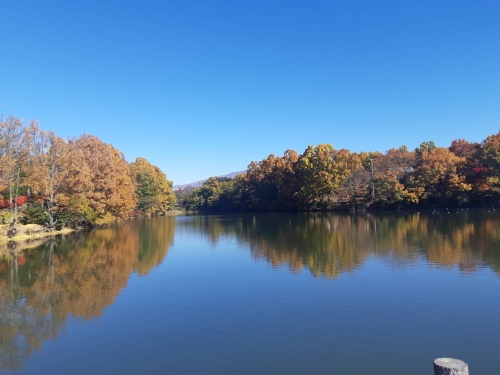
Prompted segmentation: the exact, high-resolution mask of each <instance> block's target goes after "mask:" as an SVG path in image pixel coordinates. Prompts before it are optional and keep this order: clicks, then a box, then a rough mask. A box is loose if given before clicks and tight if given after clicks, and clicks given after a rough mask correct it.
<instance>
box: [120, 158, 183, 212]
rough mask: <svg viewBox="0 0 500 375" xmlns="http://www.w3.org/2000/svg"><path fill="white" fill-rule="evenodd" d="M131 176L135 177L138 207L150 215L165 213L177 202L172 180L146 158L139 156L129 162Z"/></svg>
mask: <svg viewBox="0 0 500 375" xmlns="http://www.w3.org/2000/svg"><path fill="white" fill-rule="evenodd" d="M129 167H130V172H131V176H132V178H133V179H135V186H136V194H137V197H138V203H137V208H138V209H140V210H143V211H144V212H146V214H148V215H155V214H160V213H164V212H165V211H167V210H168V209H170V208H171V207H172V205H173V204H174V203H175V195H174V192H173V190H172V182H171V181H169V180H167V177H166V176H165V173H163V172H162V171H161V169H160V168H158V167H156V166H154V165H152V164H150V163H149V162H148V161H147V160H146V159H144V158H137V159H136V160H135V162H134V163H130V164H129Z"/></svg>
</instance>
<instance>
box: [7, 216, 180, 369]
mask: <svg viewBox="0 0 500 375" xmlns="http://www.w3.org/2000/svg"><path fill="white" fill-rule="evenodd" d="M174 230H175V219H174V218H170V217H165V218H157V219H145V220H135V221H129V222H126V223H123V224H121V225H119V226H115V227H110V228H106V229H100V230H95V231H92V232H90V233H77V234H74V235H70V236H67V237H65V238H59V239H55V240H52V241H50V242H49V243H46V244H45V245H42V246H39V247H38V248H35V249H31V250H27V251H16V252H14V251H10V252H7V254H4V255H3V256H1V255H0V369H7V370H15V369H18V368H20V367H21V365H22V362H23V361H24V360H25V359H26V358H28V357H29V356H30V354H31V351H32V350H34V349H39V348H40V346H41V343H42V342H43V341H44V340H48V339H55V338H57V336H58V334H59V332H61V330H62V329H64V327H65V326H66V322H67V320H68V318H69V316H73V317H76V318H81V319H84V320H88V319H92V318H94V317H97V316H100V315H101V314H103V310H104V309H105V308H106V307H107V306H109V305H111V304H112V303H113V302H114V300H115V298H116V297H117V295H118V294H119V293H120V291H121V290H122V289H123V288H124V287H125V286H126V285H127V282H128V279H129V276H130V274H131V273H132V272H137V273H139V274H141V275H143V274H147V273H149V272H150V271H151V269H152V268H153V267H155V266H156V265H157V264H159V263H160V262H162V260H163V259H164V258H165V256H166V254H167V252H168V247H169V245H170V244H171V243H172V241H173V237H174Z"/></svg>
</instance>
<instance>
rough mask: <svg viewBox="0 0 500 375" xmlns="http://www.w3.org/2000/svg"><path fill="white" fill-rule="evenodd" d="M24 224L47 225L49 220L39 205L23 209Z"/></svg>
mask: <svg viewBox="0 0 500 375" xmlns="http://www.w3.org/2000/svg"><path fill="white" fill-rule="evenodd" d="M24 217H25V218H26V224H38V225H47V223H48V222H49V215H48V213H47V211H45V209H44V208H43V206H41V205H36V206H31V207H28V208H27V209H26V210H25V211H24Z"/></svg>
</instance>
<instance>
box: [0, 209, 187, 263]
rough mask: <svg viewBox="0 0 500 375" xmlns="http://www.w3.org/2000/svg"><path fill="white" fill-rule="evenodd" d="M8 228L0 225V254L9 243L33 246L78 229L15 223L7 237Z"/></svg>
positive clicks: (180, 212) (165, 214) (176, 211)
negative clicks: (12, 234)
mask: <svg viewBox="0 0 500 375" xmlns="http://www.w3.org/2000/svg"><path fill="white" fill-rule="evenodd" d="M184 214H185V212H184V211H180V210H171V211H167V212H165V213H163V215H159V216H180V215H184ZM140 217H141V218H142V217H150V216H146V215H144V216H140ZM136 218H137V217H130V218H129V219H128V220H131V219H136ZM101 227H105V225H104V226H95V227H94V228H93V229H98V228H101ZM8 228H9V224H5V225H0V254H1V253H2V251H3V250H5V249H7V248H8V247H9V244H15V245H14V246H15V247H17V246H18V245H19V244H23V245H24V244H29V243H30V242H32V241H33V242H37V244H36V245H35V246H38V245H39V244H41V243H43V242H44V241H39V240H46V239H49V238H51V237H56V236H59V235H66V234H69V233H75V232H77V231H78V229H72V228H63V229H60V230H56V229H53V230H51V231H49V232H46V231H45V229H46V228H45V227H44V226H42V225H37V224H26V225H23V224H18V225H16V229H17V230H18V234H16V235H15V236H14V237H8V236H7V230H8ZM35 246H22V247H23V248H30V247H35Z"/></svg>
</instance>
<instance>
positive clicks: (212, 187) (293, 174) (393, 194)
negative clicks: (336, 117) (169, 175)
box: [175, 133, 500, 212]
mask: <svg viewBox="0 0 500 375" xmlns="http://www.w3.org/2000/svg"><path fill="white" fill-rule="evenodd" d="M175 193H176V196H177V200H178V203H179V204H181V205H182V207H183V208H185V209H187V210H193V211H206V212H211V211H214V212H223V211H312V210H337V209H340V210H365V209H398V208H404V209H411V208H439V207H444V208H446V207H484V206H493V205H496V204H498V198H499V193H500V133H498V134H494V135H490V136H488V137H487V138H486V139H485V140H483V141H482V142H480V143H476V142H469V141H467V140H464V139H457V140H454V141H453V142H452V143H451V145H450V146H449V147H438V146H436V145H435V144H434V142H433V141H428V142H423V143H421V144H420V146H419V147H417V148H416V149H415V150H413V151H410V150H409V149H408V148H407V147H406V146H401V147H399V148H392V149H390V150H388V151H386V152H385V153H380V152H361V153H356V152H350V151H349V150H346V149H340V150H336V149H334V148H333V146H332V145H330V144H320V145H318V146H315V147H314V146H309V147H307V148H306V150H305V151H304V152H303V153H302V154H300V155H299V154H298V153H297V152H296V151H294V150H287V151H285V153H284V155H283V156H275V155H273V154H271V155H269V156H268V157H267V158H266V159H264V160H261V161H259V162H251V163H250V165H249V166H248V169H247V172H246V174H241V175H238V176H236V178H234V179H228V178H215V177H212V178H210V179H208V180H207V181H206V182H205V183H204V184H203V186H202V187H200V188H197V189H194V190H191V191H189V190H179V191H176V192H175Z"/></svg>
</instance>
